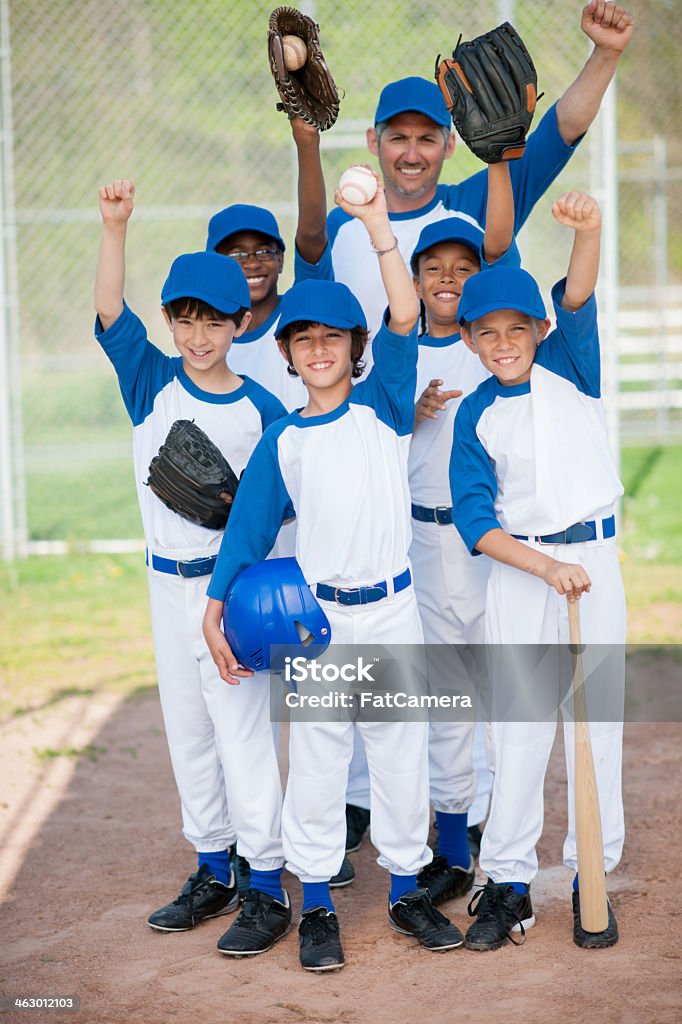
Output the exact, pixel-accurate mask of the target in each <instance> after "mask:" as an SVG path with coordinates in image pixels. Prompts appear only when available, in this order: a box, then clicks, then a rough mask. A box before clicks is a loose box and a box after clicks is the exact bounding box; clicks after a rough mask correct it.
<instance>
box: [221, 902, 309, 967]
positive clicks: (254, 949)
mask: <svg viewBox="0 0 682 1024" xmlns="http://www.w3.org/2000/svg"><path fill="white" fill-rule="evenodd" d="M284 899H285V900H286V903H280V901H279V900H276V899H275V898H274V896H267V895H266V894H265V893H264V892H259V891H258V890H257V889H249V891H248V892H247V894H246V896H245V898H244V906H243V907H242V912H241V914H240V915H239V917H238V918H237V919H236V921H234V923H233V924H232V925H230V927H229V928H228V929H227V931H226V932H225V934H224V935H222V936H221V937H220V939H219V940H218V949H219V950H220V952H221V953H224V954H225V955H226V956H255V955H256V954H257V953H265V952H266V950H268V949H271V948H272V947H273V946H274V944H275V943H276V942H277V941H278V940H279V939H281V938H283V937H284V936H285V935H286V933H287V932H288V931H289V929H290V928H291V903H290V902H289V895H288V893H286V892H285V893H284Z"/></svg>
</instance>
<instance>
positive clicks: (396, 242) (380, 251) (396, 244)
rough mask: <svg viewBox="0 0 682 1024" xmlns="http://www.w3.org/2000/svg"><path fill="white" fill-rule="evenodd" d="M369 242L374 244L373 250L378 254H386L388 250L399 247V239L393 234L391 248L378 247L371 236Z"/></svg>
mask: <svg viewBox="0 0 682 1024" xmlns="http://www.w3.org/2000/svg"><path fill="white" fill-rule="evenodd" d="M369 244H370V245H371V246H372V252H374V253H376V254H377V256H385V255H386V253H387V252H393V250H394V249H397V248H398V239H397V238H396V237H395V235H394V236H393V245H392V246H391V247H390V249H377V247H376V246H375V244H374V242H373V241H372V239H371V238H370V240H369Z"/></svg>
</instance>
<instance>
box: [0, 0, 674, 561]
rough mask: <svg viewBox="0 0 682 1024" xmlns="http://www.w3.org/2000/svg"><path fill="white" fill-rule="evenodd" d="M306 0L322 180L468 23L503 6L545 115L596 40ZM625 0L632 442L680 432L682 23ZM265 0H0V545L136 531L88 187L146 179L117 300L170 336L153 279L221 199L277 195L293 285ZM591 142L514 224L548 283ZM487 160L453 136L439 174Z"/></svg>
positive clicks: (624, 275)
mask: <svg viewBox="0 0 682 1024" xmlns="http://www.w3.org/2000/svg"><path fill="white" fill-rule="evenodd" d="M301 6H302V8H303V9H304V10H306V12H307V13H310V14H312V15H313V16H314V17H316V19H317V20H318V21H319V22H320V24H321V26H322V44H323V49H324V52H325V55H326V57H327V59H328V62H329V65H330V67H331V68H332V71H333V73H334V76H335V78H336V81H337V84H338V85H339V87H340V89H341V90H342V91H343V94H344V96H343V101H342V106H341V117H340V120H339V122H338V123H337V125H336V126H335V128H334V129H332V131H330V132H328V133H325V135H324V136H323V147H322V148H323V163H324V169H325V175H326V180H327V183H328V186H329V195H330V197H331V194H332V189H333V185H334V183H335V182H336V180H338V177H339V175H340V173H341V172H342V170H344V169H345V167H347V166H348V165H349V164H351V163H354V162H365V161H368V160H369V159H370V158H369V156H368V154H367V151H366V148H365V136H364V132H365V128H366V127H367V126H368V125H369V124H371V123H372V117H373V112H374V109H375V106H376V101H377V97H378V94H379V91H380V89H381V87H382V86H383V85H384V84H385V83H386V82H387V81H390V80H392V79H396V78H399V77H403V76H405V75H409V74H420V75H422V76H424V77H426V78H430V77H431V76H432V74H433V67H434V61H435V57H436V55H437V54H438V53H439V52H443V53H446V52H448V51H450V50H451V49H452V48H453V46H454V44H455V43H456V41H457V37H458V35H459V33H460V32H462V33H463V34H464V35H465V37H468V38H471V37H472V36H474V35H477V34H478V33H480V32H483V31H486V30H487V29H489V28H492V27H493V26H494V25H496V24H498V23H499V22H500V21H502V20H505V18H509V19H510V20H513V22H514V24H515V25H516V27H517V28H518V29H519V31H520V32H521V34H522V36H523V38H524V41H525V42H526V44H527V46H528V48H529V50H530V51H531V53H532V54H533V57H534V59H535V62H536V65H537V69H538V79H539V87H540V88H541V89H542V90H544V92H545V98H544V100H543V101H542V102H541V105H540V112H542V110H543V109H546V108H547V106H548V105H549V104H550V103H552V102H553V101H554V100H556V99H558V97H559V96H560V95H561V93H562V92H563V90H564V89H565V88H566V86H567V85H568V84H569V83H570V82H571V81H572V80H573V79H574V78H575V76H576V74H577V72H578V71H579V69H580V68H581V66H582V64H583V63H584V60H585V59H586V57H587V55H588V53H589V52H590V49H591V44H590V43H589V42H588V40H587V39H586V37H585V36H584V35H583V34H582V33H581V32H580V28H579V25H580V14H581V4H580V3H574V2H571V3H566V2H565V0H545V2H542V3H540V2H539V0H515V2H514V0H498V2H495V0H489V2H488V3H481V4H477V5H471V4H469V3H464V2H461V0H456V2H455V3H453V4H450V5H449V7H448V8H447V13H444V8H443V5H442V4H441V3H439V2H436V0H413V2H408V0H377V2H376V3H373V4H370V5H367V4H364V3H363V4H361V3H359V2H358V0H347V2H346V3H345V4H344V5H343V8H342V9H340V8H338V7H337V5H336V4H334V3H332V2H331V0H318V2H317V3H315V4H311V3H308V4H302V5H301ZM639 6H640V8H641V10H637V9H636V8H635V10H634V13H635V17H636V20H637V21H638V23H639V24H638V31H637V32H636V34H635V38H634V40H633V42H632V44H631V46H630V48H629V49H628V51H627V53H626V54H625V56H624V57H623V59H622V60H621V64H620V69H619V73H618V121H617V149H618V151H619V156H620V162H619V169H620V212H619V219H618V224H619V264H620V285H621V289H620V292H619V306H618V333H619V334H620V338H621V346H620V347H621V354H620V356H619V365H618V377H619V379H620V381H621V384H620V396H619V405H620V411H621V432H622V437H624V438H625V439H626V440H627V439H634V440H646V439H651V438H655V439H657V440H658V441H664V440H665V439H667V438H670V437H675V436H680V434H681V433H682V411H681V409H682V133H681V132H680V113H679V111H680V109H681V108H682V103H681V102H680V101H681V99H682V97H681V96H680V95H679V93H680V82H681V81H682V75H681V74H680V73H679V72H680V70H681V69H680V64H681V63H682V58H681V56H680V54H681V53H682V45H681V43H682V39H681V38H680V35H681V32H682V29H681V28H680V22H679V19H674V18H673V15H674V10H673V7H674V5H673V4H671V3H668V2H666V0H654V2H651V3H648V4H646V5H643V4H641V3H640V5H639ZM271 9H272V8H271V5H270V4H265V3H260V2H256V0H245V2H243V3H239V4H229V3H224V2H222V0H193V2H191V3H186V2H183V3H181V2H180V0H164V2H163V3H152V2H150V0H127V2H126V3H125V4H123V3H120V2H118V0H111V2H109V3H106V4H105V3H103V2H102V0H79V2H78V3H73V2H70V0H64V2H62V3H60V4H52V3H48V2H47V0H21V2H18V0H12V2H8V0H0V13H1V20H0V28H1V31H2V45H1V54H2V58H1V59H2V74H1V79H0V81H1V88H2V107H1V110H2V136H1V139H2V162H1V165H0V170H1V179H2V180H1V181H0V185H1V192H2V202H3V220H4V232H3V243H4V244H3V247H2V265H1V266H0V276H1V277H2V281H3V289H4V307H3V313H4V316H3V325H2V333H1V336H0V356H1V357H2V360H3V365H2V367H0V370H1V371H2V373H3V375H4V384H3V385H2V395H3V397H2V405H1V407H0V433H1V440H2V456H3V466H2V471H1V477H0V483H1V486H2V509H3V519H2V525H3V540H4V544H5V552H6V553H7V552H14V551H19V552H24V551H26V550H34V551H35V550H58V549H59V545H61V544H68V543H71V544H76V545H78V544H84V543H87V542H95V546H97V544H96V542H104V543H105V544H108V545H109V546H112V545H115V542H116V541H121V542H124V541H126V540H128V539H133V540H134V539H136V538H139V537H141V526H140V521H139V516H138V512H137V505H136V498H135V489H134V484H133V477H132V460H131V456H130V450H131V449H130V425H129V422H128V420H127V417H126V414H125V412H124V408H123V403H122V401H121V398H120V395H119V393H118V388H117V384H116V380H115V376H114V374H113V371H112V370H111V367H110V366H109V364H108V362H107V361H106V359H105V357H104V356H103V354H102V353H101V351H100V349H99V347H98V345H97V344H96V342H95V341H94V339H93V334H92V328H93V317H94V314H93V305H92V287H93V279H94V269H95V261H96V256H97V248H98V238H99V213H98V209H97V188H98V186H99V185H100V184H102V183H104V182H105V181H108V180H111V179H113V178H115V177H130V178H132V179H133V180H134V181H135V183H136V186H137V200H136V209H135V213H134V215H133V221H132V223H131V228H130V230H129V235H128V267H127V287H126V296H127V299H128V301H129V303H130V305H131V306H132V307H133V308H134V309H135V310H136V311H137V312H139V314H140V315H141V316H142V318H143V320H144V321H145V323H146V324H147V326H148V328H149V331H150V336H151V337H152V338H153V340H154V341H155V342H156V343H157V344H159V345H160V347H162V348H164V349H166V350H167V351H169V352H170V351H171V350H172V345H171V343H170V337H169V335H168V332H167V329H166V328H165V326H164V324H163V321H162V318H161V314H160V310H159V293H160V288H161V284H162V282H163V280H164V278H165V276H166V273H167V270H168V267H169V265H170V263H171V261H172V259H173V258H174V257H175V256H176V255H177V254H178V253H179V252H183V251H185V252H187V251H193V250H197V249H202V248H203V247H204V244H205V237H206V223H207V221H208V218H209V217H210V216H211V214H212V213H214V212H215V211H216V210H217V209H220V208H221V207H223V206H225V205H227V204H229V203H232V202H251V203H257V204H260V205H264V206H267V207H269V208H270V209H271V210H272V211H273V212H274V213H275V215H276V216H277V218H278V220H279V222H280V227H281V228H282V230H283V234H284V237H285V238H286V240H287V243H288V250H287V260H286V263H285V272H284V277H283V282H282V283H283V286H286V285H288V284H289V283H290V281H291V272H292V259H291V255H290V254H291V249H292V242H293V230H294V223H295V194H296V181H295V159H294V152H293V148H292V144H291V137H290V132H289V129H288V125H287V121H286V118H285V117H284V116H283V115H281V114H278V113H277V112H276V110H275V102H276V98H277V97H276V94H275V90H274V86H273V83H272V79H271V77H270V73H269V69H268V63H267V56H266V33H267V22H268V17H269V14H270V11H271ZM645 23H646V24H645ZM676 71H677V73H675V72H676ZM675 89H676V90H677V93H675ZM661 95H664V96H665V98H666V100H665V102H666V106H661V103H660V101H659V98H660V96H661ZM602 139H603V133H600V130H599V127H598V126H595V127H593V129H592V131H591V132H590V134H589V136H588V140H587V141H586V142H585V143H584V144H583V145H582V146H581V147H580V148H579V150H578V152H577V153H576V156H575V157H574V158H573V160H572V161H571V163H570V164H569V166H568V168H567V170H565V171H564V173H563V175H562V177H561V179H560V181H559V182H558V183H557V184H556V185H555V187H554V189H552V190H551V195H548V196H546V197H545V198H544V199H543V200H542V201H541V202H540V203H539V204H538V206H537V207H536V210H535V211H534V213H533V215H532V217H531V218H530V222H529V224H528V225H527V226H526V227H525V228H524V230H523V232H522V234H521V236H520V246H521V250H522V254H523V256H524V261H525V265H526V266H527V267H528V268H529V269H530V270H531V272H533V273H535V274H536V276H537V277H538V278H539V279H540V281H541V283H542V285H543V287H544V288H545V289H546V290H547V289H548V287H549V286H550V285H551V283H552V282H553V281H554V280H555V279H556V278H558V277H560V276H561V275H562V274H563V272H564V270H565V266H566V261H567V257H568V251H569V247H570V241H567V239H566V237H565V232H564V231H563V230H562V229H560V228H559V227H558V226H557V225H556V224H555V223H554V221H553V220H552V218H551V216H550V212H549V210H550V205H551V199H552V197H554V196H555V195H556V194H558V193H559V191H561V190H563V189H565V188H573V187H576V188H591V189H593V190H595V189H596V190H597V193H598V194H599V189H602V190H603V189H604V187H605V184H604V183H605V179H604V177H603V174H602V168H603V166H604V160H603V157H604V149H603V142H601V141H600V140H602ZM611 155H613V154H611ZM478 169H479V167H478V166H477V165H476V162H475V160H474V158H473V157H472V156H471V155H470V154H469V152H468V150H466V149H465V147H464V146H459V147H458V149H457V152H456V154H455V156H454V157H453V159H452V160H451V161H450V162H449V163H448V164H446V165H445V167H444V174H443V177H442V179H441V180H443V181H444V182H449V181H458V180H460V179H461V178H463V177H465V176H466V175H468V174H469V173H472V172H473V171H475V170H478ZM601 198H602V199H603V198H604V196H601ZM614 308H615V307H614ZM27 542H28V544H27ZM91 546H92V544H91Z"/></svg>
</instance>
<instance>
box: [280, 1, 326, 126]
mask: <svg viewBox="0 0 682 1024" xmlns="http://www.w3.org/2000/svg"><path fill="white" fill-rule="evenodd" d="M283 36H298V37H299V38H300V39H302V40H303V42H304V43H305V45H306V47H307V50H308V56H307V59H306V62H305V64H304V65H303V67H302V68H300V69H299V70H298V71H287V69H286V67H285V66H284V48H283V44H282V37H283ZM268 54H269V56H270V69H271V71H272V76H273V78H274V79H275V85H276V86H277V91H278V93H279V95H280V98H281V100H282V102H281V103H278V104H277V109H278V110H284V111H286V113H287V114H288V115H289V117H290V118H294V117H302V118H303V120H304V121H307V122H308V124H312V125H314V126H315V127H316V128H319V129H320V131H325V130H326V129H327V128H331V126H332V125H333V124H334V123H335V122H336V119H337V117H338V116H339V94H338V92H337V89H336V85H335V83H334V79H333V78H332V75H331V72H330V70H329V68H328V67H327V65H326V63H325V60H324V57H323V56H322V50H321V49H320V36H319V26H318V25H316V24H315V22H314V21H313V20H312V18H309V17H308V16H307V15H306V14H301V12H300V11H297V10H296V9H295V8H294V7H278V8H277V9H276V10H274V11H273V12H272V14H271V15H270V22H269V25H268Z"/></svg>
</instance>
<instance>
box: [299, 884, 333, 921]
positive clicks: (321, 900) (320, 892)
mask: <svg viewBox="0 0 682 1024" xmlns="http://www.w3.org/2000/svg"><path fill="white" fill-rule="evenodd" d="M313 907H326V908H327V910H328V911H329V912H330V913H333V912H334V904H333V903H332V898H331V896H330V895H329V882H304V883H303V907H302V910H301V913H302V914H305V912H306V910H312V909H313Z"/></svg>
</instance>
